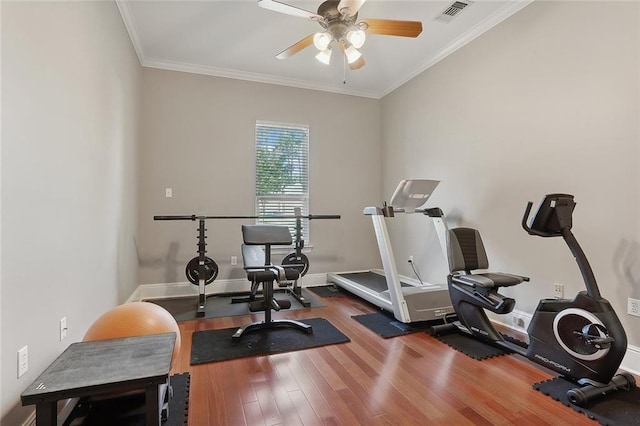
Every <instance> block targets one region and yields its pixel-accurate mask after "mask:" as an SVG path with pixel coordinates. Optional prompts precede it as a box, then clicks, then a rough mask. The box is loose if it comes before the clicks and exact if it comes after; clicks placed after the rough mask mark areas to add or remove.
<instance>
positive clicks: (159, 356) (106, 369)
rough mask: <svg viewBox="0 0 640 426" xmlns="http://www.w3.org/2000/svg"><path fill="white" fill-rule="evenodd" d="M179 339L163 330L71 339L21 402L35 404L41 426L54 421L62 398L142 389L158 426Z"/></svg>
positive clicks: (149, 415)
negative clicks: (88, 339)
mask: <svg viewBox="0 0 640 426" xmlns="http://www.w3.org/2000/svg"><path fill="white" fill-rule="evenodd" d="M175 341H176V334H175V333H163V334H151V335H146V336H136V337H125V338H121V339H109V340H100V341H94V342H80V343H73V344H71V345H69V347H68V348H67V349H65V351H64V352H62V353H61V354H60V356H58V358H56V359H55V361H53V363H51V365H50V366H49V367H47V369H46V370H45V371H44V372H43V373H42V374H40V376H38V378H37V379H36V380H35V381H34V382H33V383H32V384H31V385H30V386H29V387H28V388H27V389H26V390H25V391H24V392H23V393H22V396H21V401H22V405H33V404H35V405H36V425H37V426H49V425H51V426H54V425H56V424H57V412H56V409H57V408H56V407H57V402H58V401H59V400H62V399H67V398H80V397H84V396H94V395H102V394H109V393H117V392H125V391H130V390H135V389H144V390H145V393H146V396H145V398H146V399H145V411H146V424H147V425H159V424H160V417H161V416H160V408H161V406H162V404H161V402H160V399H161V395H160V393H161V392H160V385H162V384H165V383H167V380H168V379H169V371H170V369H171V357H172V354H173V347H174V345H175Z"/></svg>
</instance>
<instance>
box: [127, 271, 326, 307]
mask: <svg viewBox="0 0 640 426" xmlns="http://www.w3.org/2000/svg"><path fill="white" fill-rule="evenodd" d="M326 283H327V274H308V275H305V276H304V277H302V279H301V280H299V281H298V285H300V286H301V287H311V286H317V285H325V284H326ZM250 289H251V283H250V282H249V281H247V279H246V278H236V279H227V280H216V281H214V282H212V283H211V284H209V285H208V286H206V287H205V290H204V291H205V294H206V295H210V294H219V293H233V292H241V291H249V290H250ZM197 295H198V287H197V286H195V285H193V284H191V283H189V282H180V283H163V284H140V285H139V286H138V287H137V288H136V289H135V290H134V291H133V293H131V296H129V298H128V299H127V303H129V302H139V301H141V300H146V299H166V298H170V297H185V296H197Z"/></svg>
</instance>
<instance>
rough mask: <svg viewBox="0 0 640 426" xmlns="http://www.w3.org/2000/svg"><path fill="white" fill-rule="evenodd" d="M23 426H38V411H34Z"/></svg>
mask: <svg viewBox="0 0 640 426" xmlns="http://www.w3.org/2000/svg"><path fill="white" fill-rule="evenodd" d="M22 426H36V410H33V411H32V412H31V414H29V417H27V418H26V419H25V421H24V422H22Z"/></svg>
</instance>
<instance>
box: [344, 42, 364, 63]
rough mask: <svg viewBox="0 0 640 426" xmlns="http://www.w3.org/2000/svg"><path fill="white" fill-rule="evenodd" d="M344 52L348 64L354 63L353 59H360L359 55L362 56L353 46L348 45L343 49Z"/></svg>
mask: <svg viewBox="0 0 640 426" xmlns="http://www.w3.org/2000/svg"><path fill="white" fill-rule="evenodd" d="M344 54H345V55H346V56H347V62H348V63H350V64H352V63H354V62H355V61H357V60H358V59H360V56H362V53H360V52H359V51H358V49H356V48H355V47H353V46H349V47H347V48H346V49H344Z"/></svg>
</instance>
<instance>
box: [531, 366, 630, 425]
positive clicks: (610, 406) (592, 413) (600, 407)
mask: <svg viewBox="0 0 640 426" xmlns="http://www.w3.org/2000/svg"><path fill="white" fill-rule="evenodd" d="M575 387H576V385H575V383H573V382H570V381H569V380H566V379H564V378H562V377H556V378H555V379H550V380H546V381H544V382H539V383H536V384H534V385H533V388H534V389H535V390H537V391H540V392H542V393H543V394H545V395H547V396H550V397H551V398H553V399H555V400H556V401H559V402H561V403H563V404H564V405H566V406H568V407H571V408H573V409H574V410H575V411H577V412H579V413H584V414H585V415H586V416H587V417H589V418H591V419H595V420H597V421H598V422H600V423H601V424H603V425H611V426H622V425H624V426H631V425H640V389H639V388H638V387H633V388H632V389H630V390H628V391H619V392H614V393H611V394H609V395H607V396H605V397H603V398H602V399H598V400H595V401H592V402H590V403H588V404H586V405H585V406H584V407H579V406H577V405H574V404H572V403H571V402H570V401H569V398H567V391H568V390H569V389H572V388H575Z"/></svg>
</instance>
